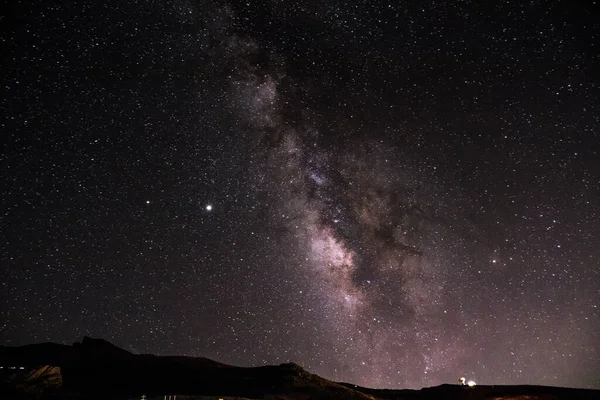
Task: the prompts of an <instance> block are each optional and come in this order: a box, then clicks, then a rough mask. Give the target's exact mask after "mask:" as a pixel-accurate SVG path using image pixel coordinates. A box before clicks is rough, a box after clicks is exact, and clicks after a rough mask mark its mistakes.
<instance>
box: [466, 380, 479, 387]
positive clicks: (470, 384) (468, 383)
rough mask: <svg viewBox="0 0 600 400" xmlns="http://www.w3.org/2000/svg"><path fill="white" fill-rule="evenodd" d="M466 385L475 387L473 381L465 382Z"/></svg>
mask: <svg viewBox="0 0 600 400" xmlns="http://www.w3.org/2000/svg"><path fill="white" fill-rule="evenodd" d="M467 385H469V386H475V385H477V384H476V383H475V381H469V382H467Z"/></svg>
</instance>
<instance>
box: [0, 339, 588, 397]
mask: <svg viewBox="0 0 600 400" xmlns="http://www.w3.org/2000/svg"><path fill="white" fill-rule="evenodd" d="M0 367H1V368H0V399H71V400H80V399H81V400H83V399H140V398H142V396H145V397H146V398H147V399H161V400H163V399H165V396H167V398H169V396H171V397H170V398H171V399H172V400H175V399H174V396H177V397H176V400H196V399H198V400H200V399H203V400H204V399H282V400H283V399H407V400H413V399H414V400H426V399H496V400H508V399H513V400H550V399H590V400H591V399H600V390H584V389H567V388H556V387H545V386H475V387H466V386H458V385H441V386H436V387H432V388H426V389H421V390H380V389H369V388H363V387H359V386H355V385H352V384H347V383H336V382H331V381H328V380H326V379H323V378H321V377H319V376H317V375H314V374H311V373H309V372H307V371H305V370H304V369H302V368H301V367H300V366H298V365H295V364H282V365H279V366H264V367H256V368H240V367H234V366H230V365H225V364H221V363H218V362H215V361H212V360H209V359H206V358H199V357H198V358H195V357H160V356H153V355H145V354H132V353H130V352H128V351H125V350H123V349H120V348H118V347H116V346H114V345H112V344H110V343H108V342H106V341H104V340H102V339H91V338H87V337H86V338H84V339H83V341H82V342H81V343H75V344H74V345H73V346H65V345H60V344H54V343H44V344H35V345H28V346H22V347H3V346H0Z"/></svg>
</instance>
